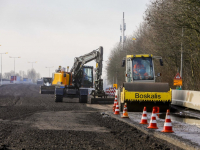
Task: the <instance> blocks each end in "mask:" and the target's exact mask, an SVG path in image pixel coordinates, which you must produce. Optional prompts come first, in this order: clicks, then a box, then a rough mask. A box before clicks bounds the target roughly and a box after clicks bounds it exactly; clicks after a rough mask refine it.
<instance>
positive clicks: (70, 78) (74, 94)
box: [40, 46, 106, 103]
mask: <svg viewBox="0 0 200 150" xmlns="http://www.w3.org/2000/svg"><path fill="white" fill-rule="evenodd" d="M92 60H96V69H95V70H96V72H95V73H96V80H95V90H93V91H92V95H93V96H94V97H96V96H98V97H104V98H105V96H106V95H105V92H104V90H103V79H101V75H102V61H103V47H102V46H100V47H99V48H98V49H96V50H93V51H92V52H90V53H87V54H85V55H83V56H80V57H75V59H74V64H73V66H72V68H71V70H70V72H66V71H65V69H64V68H62V67H61V66H59V68H58V69H57V70H56V71H55V73H54V74H53V78H52V84H51V86H46V85H43V86H41V88H40V93H41V94H54V95H55V102H62V101H63V97H69V98H79V102H80V103H86V102H87V99H88V89H89V88H93V66H85V64H86V63H88V62H90V61H92Z"/></svg>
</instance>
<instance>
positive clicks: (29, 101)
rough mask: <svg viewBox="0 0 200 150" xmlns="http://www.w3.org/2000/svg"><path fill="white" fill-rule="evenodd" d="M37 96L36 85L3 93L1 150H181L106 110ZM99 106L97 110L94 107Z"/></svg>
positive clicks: (0, 92) (6, 87)
mask: <svg viewBox="0 0 200 150" xmlns="http://www.w3.org/2000/svg"><path fill="white" fill-rule="evenodd" d="M53 97H54V96H53V95H41V94H39V86H37V85H23V84H15V85H3V86H1V87H0V150H1V149H2V150H3V149H12V150H15V149H16V150H29V149H56V150H59V149H75V150H78V149H87V150H90V149H91V150H93V149H94V150H96V149H103V150H104V149H106V150H107V149H108V150H110V149H116V150H122V149H129V150H134V149H135V150H139V149H143V150H147V149H159V150H160V149H161V150H170V149H174V150H179V149H180V148H178V147H175V146H174V145H171V144H169V143H167V142H166V141H162V140H160V139H156V138H155V137H150V136H148V135H145V134H144V133H142V132H141V131H139V130H137V129H136V128H134V127H131V126H129V125H127V124H125V123H123V122H120V121H119V120H116V119H114V118H112V117H110V116H108V115H102V112H104V111H106V110H105V109H106V108H109V107H106V106H105V105H104V106H101V105H99V106H98V105H92V104H82V103H77V102H78V100H77V99H73V100H72V99H64V102H62V103H55V102H54V98H53ZM94 106H95V107H94Z"/></svg>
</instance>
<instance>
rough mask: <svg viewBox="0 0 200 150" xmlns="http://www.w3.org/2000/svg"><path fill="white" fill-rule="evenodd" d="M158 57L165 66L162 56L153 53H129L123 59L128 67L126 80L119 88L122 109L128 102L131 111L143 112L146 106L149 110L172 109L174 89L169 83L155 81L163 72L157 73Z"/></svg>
mask: <svg viewBox="0 0 200 150" xmlns="http://www.w3.org/2000/svg"><path fill="white" fill-rule="evenodd" d="M156 59H158V60H159V61H160V65H161V66H163V60H162V57H161V56H153V55H152V54H137V55H127V56H126V57H125V58H124V59H123V60H122V67H126V71H125V82H124V83H123V86H121V87H119V88H118V92H117V93H118V102H119V106H120V109H121V111H122V110H123V106H124V104H125V103H127V109H128V111H130V112H142V111H143V108H144V107H146V108H147V111H148V112H151V111H152V108H153V107H156V108H158V109H159V111H160V112H166V110H167V109H170V106H171V99H172V91H171V89H170V87H169V84H168V83H162V82H155V81H156V78H157V77H159V76H161V73H157V74H155V70H154V60H156Z"/></svg>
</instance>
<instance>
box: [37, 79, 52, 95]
mask: <svg viewBox="0 0 200 150" xmlns="http://www.w3.org/2000/svg"><path fill="white" fill-rule="evenodd" d="M42 80H43V85H41V86H40V93H41V94H54V91H55V86H53V85H52V78H50V77H43V78H42Z"/></svg>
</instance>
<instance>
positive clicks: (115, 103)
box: [113, 95, 117, 112]
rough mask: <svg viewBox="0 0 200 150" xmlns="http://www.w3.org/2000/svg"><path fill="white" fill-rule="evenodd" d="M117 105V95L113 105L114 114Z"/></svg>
mask: <svg viewBox="0 0 200 150" xmlns="http://www.w3.org/2000/svg"><path fill="white" fill-rule="evenodd" d="M116 105H117V95H115V100H114V104H113V112H115V107H116Z"/></svg>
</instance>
